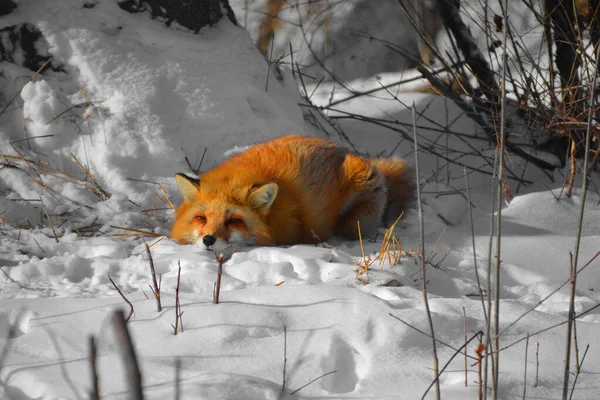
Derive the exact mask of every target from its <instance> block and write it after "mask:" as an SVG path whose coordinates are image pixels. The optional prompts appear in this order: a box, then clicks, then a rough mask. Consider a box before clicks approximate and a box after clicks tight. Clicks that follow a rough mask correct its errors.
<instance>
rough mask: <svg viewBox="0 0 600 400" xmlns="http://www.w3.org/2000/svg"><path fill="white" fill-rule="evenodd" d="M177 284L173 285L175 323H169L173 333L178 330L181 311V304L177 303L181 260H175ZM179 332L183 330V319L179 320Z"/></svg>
mask: <svg viewBox="0 0 600 400" xmlns="http://www.w3.org/2000/svg"><path fill="white" fill-rule="evenodd" d="M177 266H178V269H177V286H175V325H171V326H172V327H173V331H174V333H175V335H177V333H178V332H179V321H180V320H181V316H182V315H183V312H181V305H180V303H179V282H180V279H181V261H177ZM181 332H183V320H182V321H181Z"/></svg>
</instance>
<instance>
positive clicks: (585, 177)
mask: <svg viewBox="0 0 600 400" xmlns="http://www.w3.org/2000/svg"><path fill="white" fill-rule="evenodd" d="M599 60H600V46H598V45H597V48H596V63H595V64H594V75H593V76H594V79H593V80H592V85H591V86H590V108H589V112H588V121H587V130H586V132H585V153H584V156H583V185H582V188H581V204H580V205H579V219H578V221H577V235H576V239H575V251H574V254H573V272H574V271H577V262H578V261H579V247H580V245H581V229H582V227H583V215H584V214H585V198H586V195H587V189H588V183H589V179H590V178H589V171H588V166H589V164H588V161H589V160H588V157H589V153H590V141H591V134H590V131H591V130H592V123H593V119H594V111H595V107H594V103H595V100H596V93H595V89H596V79H597V77H598V63H599ZM576 277H577V274H575V273H573V275H572V278H571V282H572V283H571V285H572V289H571V290H572V291H571V301H570V303H569V320H570V321H572V320H573V318H574V314H575V286H576V283H577V279H576ZM571 328H572V324H569V325H568V327H567V340H568V345H567V354H566V355H565V357H566V358H565V375H564V380H563V400H567V395H568V390H569V367H570V365H569V362H570V353H571Z"/></svg>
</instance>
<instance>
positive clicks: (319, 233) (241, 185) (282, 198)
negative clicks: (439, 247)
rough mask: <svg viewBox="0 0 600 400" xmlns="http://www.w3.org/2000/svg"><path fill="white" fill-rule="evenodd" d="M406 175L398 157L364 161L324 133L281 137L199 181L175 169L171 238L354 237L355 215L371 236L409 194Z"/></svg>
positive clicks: (270, 241)
mask: <svg viewBox="0 0 600 400" xmlns="http://www.w3.org/2000/svg"><path fill="white" fill-rule="evenodd" d="M409 175H410V174H409V171H408V168H407V167H406V165H405V163H404V161H402V160H400V159H394V160H384V159H378V160H368V159H365V158H361V157H358V156H356V155H354V154H352V153H349V152H348V151H347V150H346V149H344V148H342V147H339V146H338V145H336V144H335V143H332V142H328V141H326V140H323V139H319V138H312V137H302V136H283V137H280V138H277V139H274V140H271V141H269V142H265V143H261V144H257V145H255V146H252V147H250V148H249V149H248V150H246V151H244V152H243V153H240V154H237V155H235V156H233V157H232V158H230V159H229V160H227V161H225V162H224V163H223V164H221V165H219V166H218V167H216V168H214V169H212V170H210V171H208V172H206V173H205V174H203V175H202V176H201V178H200V179H199V180H194V179H192V178H189V177H186V176H185V175H178V176H177V183H178V186H179V189H180V190H181V192H182V194H183V197H184V200H183V202H182V203H181V205H180V206H179V207H178V208H177V211H176V217H175V221H174V223H173V226H172V228H171V237H172V238H173V239H175V240H178V241H179V242H181V243H199V244H200V243H202V242H203V241H204V243H205V244H206V243H207V236H208V239H210V240H208V242H211V241H214V240H213V239H212V238H210V237H211V236H212V237H213V238H215V239H220V240H222V241H223V242H229V241H236V240H241V241H247V242H254V243H257V244H261V245H274V244H295V243H317V242H320V241H324V240H327V239H328V238H329V237H330V236H331V235H332V234H337V235H340V236H343V237H346V238H350V239H355V238H357V224H356V222H357V221H358V220H360V223H361V231H362V233H363V234H364V235H369V234H373V233H375V232H376V228H377V225H378V223H380V222H381V221H382V218H384V217H385V220H386V222H387V221H389V220H390V218H393V220H394V219H395V218H397V216H398V215H394V214H400V212H401V210H402V209H403V208H404V207H405V206H406V204H407V202H408V201H409V200H410V198H411V196H412V184H411V181H410V179H409ZM386 210H387V211H386ZM388 217H389V218H388ZM393 220H392V222H393ZM209 246H210V244H209Z"/></svg>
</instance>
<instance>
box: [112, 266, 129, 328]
mask: <svg viewBox="0 0 600 400" xmlns="http://www.w3.org/2000/svg"><path fill="white" fill-rule="evenodd" d="M108 280H109V281H110V283H112V284H113V286H114V287H115V289H116V290H117V292H119V294H120V295H121V297H122V298H123V300H125V303H127V304H128V305H129V315H128V316H127V320H125V322H129V319H130V318H131V316H132V315H133V304H131V302H130V301H129V300H127V297H125V295H124V294H123V292H122V291H121V289H119V287H118V286H117V285H116V284H115V282H114V281H113V280H112V278H111V277H110V275H109V276H108Z"/></svg>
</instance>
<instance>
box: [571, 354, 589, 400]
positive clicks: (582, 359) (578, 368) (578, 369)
mask: <svg viewBox="0 0 600 400" xmlns="http://www.w3.org/2000/svg"><path fill="white" fill-rule="evenodd" d="M589 349H590V345H589V343H588V345H587V346H585V351H584V352H583V357H581V362H578V363H577V373H576V374H575V379H574V380H573V387H572V388H571V395H570V396H569V400H571V399H572V398H573V393H575V385H577V378H579V373H580V371H581V366H582V365H583V361H584V360H585V356H586V354H587V352H588V350H589Z"/></svg>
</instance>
